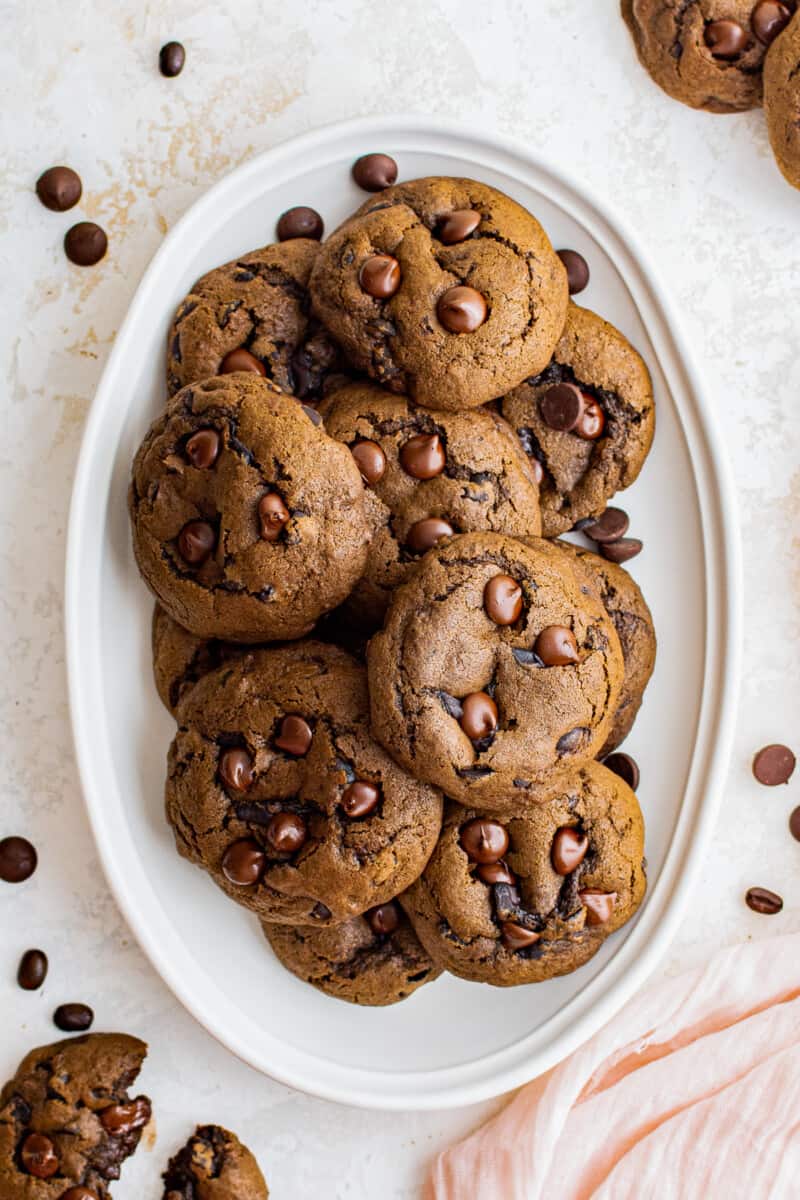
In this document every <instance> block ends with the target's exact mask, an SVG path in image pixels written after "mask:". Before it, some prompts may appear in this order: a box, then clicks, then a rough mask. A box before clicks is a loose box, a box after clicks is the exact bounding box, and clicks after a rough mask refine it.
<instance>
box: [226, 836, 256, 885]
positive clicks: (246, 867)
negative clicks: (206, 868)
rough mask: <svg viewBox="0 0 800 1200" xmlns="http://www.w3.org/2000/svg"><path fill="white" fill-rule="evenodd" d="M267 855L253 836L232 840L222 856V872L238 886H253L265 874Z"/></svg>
mask: <svg viewBox="0 0 800 1200" xmlns="http://www.w3.org/2000/svg"><path fill="white" fill-rule="evenodd" d="M266 864H267V856H266V855H265V853H264V851H263V850H262V849H261V847H260V846H259V844H258V842H255V841H253V839H252V838H239V840H238V841H237V842H231V844H230V846H228V849H227V850H226V851H225V853H224V854H223V856H222V873H223V875H224V876H225V878H226V879H227V880H228V882H229V883H233V884H235V885H236V887H252V885H253V884H254V883H258V881H259V880H260V878H261V876H262V875H263V874H264V868H265V866H266Z"/></svg>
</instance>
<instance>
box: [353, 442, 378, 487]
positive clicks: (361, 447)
mask: <svg viewBox="0 0 800 1200" xmlns="http://www.w3.org/2000/svg"><path fill="white" fill-rule="evenodd" d="M350 453H351V454H352V456H353V458H354V459H355V463H356V466H357V467H358V469H359V471H360V472H361V478H362V479H363V480H364V483H367V484H370V485H371V484H374V483H377V482H378V481H379V480H380V479H383V475H384V472H385V470H386V455H385V454H384V453H383V450H382V449H381V447H380V446H379V445H378V443H377V442H370V441H366V440H365V441H363V442H356V444H355V445H354V446H351V447H350Z"/></svg>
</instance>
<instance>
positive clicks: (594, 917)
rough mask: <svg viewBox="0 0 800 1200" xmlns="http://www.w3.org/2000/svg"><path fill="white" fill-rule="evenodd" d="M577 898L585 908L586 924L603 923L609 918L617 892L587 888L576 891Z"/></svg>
mask: <svg viewBox="0 0 800 1200" xmlns="http://www.w3.org/2000/svg"><path fill="white" fill-rule="evenodd" d="M578 899H579V900H580V902H581V904H582V905H583V907H584V908H585V909H586V924H587V925H590V926H594V925H605V924H606V923H607V922H608V921H610V920H611V917H612V914H613V912H614V905H615V904H616V902H617V893H616V892H600V891H597V890H596V889H595V888H587V889H586V890H585V891H583V892H578Z"/></svg>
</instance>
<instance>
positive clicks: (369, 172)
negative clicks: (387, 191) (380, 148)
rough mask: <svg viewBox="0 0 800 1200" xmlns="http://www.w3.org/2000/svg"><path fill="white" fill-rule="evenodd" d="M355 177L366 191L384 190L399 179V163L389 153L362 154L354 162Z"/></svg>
mask: <svg viewBox="0 0 800 1200" xmlns="http://www.w3.org/2000/svg"><path fill="white" fill-rule="evenodd" d="M353 179H355V181H356V183H357V184H358V186H359V187H360V188H363V189H364V191H365V192H382V191H383V189H384V188H387V187H391V186H392V184H393V183H394V182H395V181H396V179H397V163H396V162H395V161H394V159H393V158H390V157H389V155H388V154H362V156H361V158H358V159H356V161H355V163H354V164H353Z"/></svg>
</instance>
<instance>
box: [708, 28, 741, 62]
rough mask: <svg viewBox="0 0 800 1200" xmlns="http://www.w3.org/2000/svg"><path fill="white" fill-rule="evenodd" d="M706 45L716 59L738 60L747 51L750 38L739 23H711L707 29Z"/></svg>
mask: <svg viewBox="0 0 800 1200" xmlns="http://www.w3.org/2000/svg"><path fill="white" fill-rule="evenodd" d="M704 37H705V43H706V45H707V46H708V48H709V50H710V51H711V53H712V54H713V56H714V58H723V59H726V60H730V59H734V58H738V57H739V55H740V54H743V53H744V51H745V50H746V49H747V45H748V42H749V40H750V39H749V38H748V36H747V33H746V31H745V30H744V29H743V28H742V26H741V25H740V24H739V22H738V21H728V20H724V21H710V22H709V23H708V25H706V28H705V34H704Z"/></svg>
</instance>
